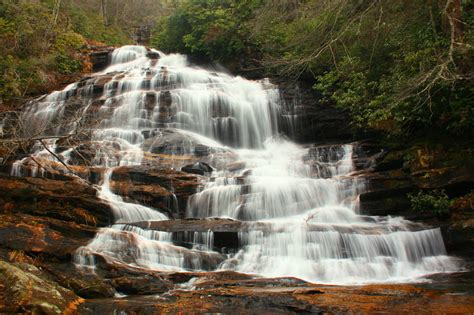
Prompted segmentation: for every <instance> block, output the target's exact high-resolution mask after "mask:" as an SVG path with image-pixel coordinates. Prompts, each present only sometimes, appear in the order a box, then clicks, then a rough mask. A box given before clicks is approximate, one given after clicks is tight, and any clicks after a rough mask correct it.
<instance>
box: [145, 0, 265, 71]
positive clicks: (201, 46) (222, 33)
mask: <svg viewBox="0 0 474 315" xmlns="http://www.w3.org/2000/svg"><path fill="white" fill-rule="evenodd" d="M261 2H262V1H259V0H245V1H237V0H205V1H204V0H189V1H182V2H181V3H180V5H179V6H178V8H177V9H176V11H175V12H174V13H173V14H171V15H170V16H167V17H165V18H163V19H161V20H160V21H159V23H158V24H157V27H156V32H155V34H154V36H153V38H152V44H153V45H154V46H156V47H159V48H160V49H161V50H164V51H167V52H170V51H179V52H184V53H190V54H195V55H198V56H200V57H207V58H208V59H210V60H213V61H216V60H219V61H227V62H232V61H235V60H236V59H238V58H240V57H241V56H242V55H243V54H246V53H248V52H249V51H251V50H252V48H254V47H255V46H256V43H254V41H253V40H252V38H251V37H252V30H251V29H250V27H249V24H248V21H249V20H250V19H251V18H252V17H253V13H254V10H255V9H256V8H258V7H259V6H260V5H261ZM247 56H248V55H247Z"/></svg>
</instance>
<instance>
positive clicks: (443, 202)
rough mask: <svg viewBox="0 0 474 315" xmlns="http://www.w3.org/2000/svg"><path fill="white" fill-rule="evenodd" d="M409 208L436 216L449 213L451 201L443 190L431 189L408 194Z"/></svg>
mask: <svg viewBox="0 0 474 315" xmlns="http://www.w3.org/2000/svg"><path fill="white" fill-rule="evenodd" d="M408 198H409V199H410V203H411V208H412V210H414V211H417V212H429V213H433V214H435V215H436V216H438V217H439V216H445V215H448V214H449V207H450V206H451V203H452V201H451V200H450V199H449V197H448V195H446V192H445V191H444V190H433V191H431V192H427V193H425V192H422V191H419V192H418V193H417V194H409V195H408Z"/></svg>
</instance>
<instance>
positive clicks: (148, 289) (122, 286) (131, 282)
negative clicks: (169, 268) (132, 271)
mask: <svg viewBox="0 0 474 315" xmlns="http://www.w3.org/2000/svg"><path fill="white" fill-rule="evenodd" d="M111 283H112V285H113V286H114V287H115V289H116V290H117V292H120V293H123V294H127V295H150V294H160V293H164V292H168V291H169V290H171V289H172V288H173V287H174V286H173V284H172V283H171V282H169V281H167V280H164V279H163V278H160V277H156V276H155V277H153V276H150V275H144V276H139V277H128V276H124V277H119V278H115V279H112V281H111Z"/></svg>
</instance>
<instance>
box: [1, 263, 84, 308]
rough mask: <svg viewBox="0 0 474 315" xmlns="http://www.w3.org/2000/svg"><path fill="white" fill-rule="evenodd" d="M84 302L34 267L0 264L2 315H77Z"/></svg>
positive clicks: (24, 264)
mask: <svg viewBox="0 0 474 315" xmlns="http://www.w3.org/2000/svg"><path fill="white" fill-rule="evenodd" d="M2 297H3V299H2ZM2 300H3V301H2ZM83 302H84V299H82V298H80V297H78V296H77V295H76V294H74V292H72V291H70V290H68V289H65V288H63V287H61V286H60V285H58V284H57V283H55V282H53V281H51V280H50V279H49V278H48V276H47V275H46V274H45V273H44V272H42V271H41V270H40V269H38V268H37V267H35V266H33V265H31V264H26V263H8V262H5V261H0V312H1V313H8V314H13V313H28V314H67V313H75V312H76V310H77V306H78V305H80V304H81V303H83Z"/></svg>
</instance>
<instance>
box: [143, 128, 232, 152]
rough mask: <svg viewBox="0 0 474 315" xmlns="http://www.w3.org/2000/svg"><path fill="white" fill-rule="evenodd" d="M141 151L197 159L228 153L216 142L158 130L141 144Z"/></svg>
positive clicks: (167, 130)
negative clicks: (190, 156) (187, 155)
mask: <svg viewBox="0 0 474 315" xmlns="http://www.w3.org/2000/svg"><path fill="white" fill-rule="evenodd" d="M142 149H143V150H144V151H148V152H151V153H155V154H171V155H186V154H192V155H195V156H197V157H202V156H207V155H209V154H212V153H217V152H225V151H228V150H227V149H226V148H224V147H222V145H220V144H219V143H217V142H213V141H212V140H209V139H207V138H204V137H202V136H199V135H197V134H193V133H191V132H187V131H183V130H178V129H171V128H168V129H158V130H155V131H154V132H153V133H151V134H150V138H149V139H147V140H145V142H144V143H143V144H142Z"/></svg>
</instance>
